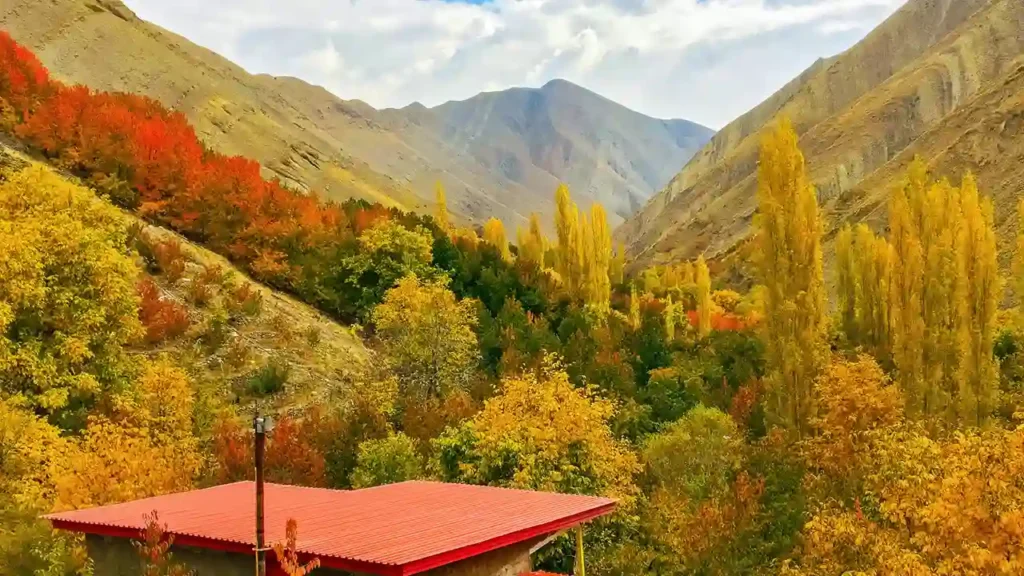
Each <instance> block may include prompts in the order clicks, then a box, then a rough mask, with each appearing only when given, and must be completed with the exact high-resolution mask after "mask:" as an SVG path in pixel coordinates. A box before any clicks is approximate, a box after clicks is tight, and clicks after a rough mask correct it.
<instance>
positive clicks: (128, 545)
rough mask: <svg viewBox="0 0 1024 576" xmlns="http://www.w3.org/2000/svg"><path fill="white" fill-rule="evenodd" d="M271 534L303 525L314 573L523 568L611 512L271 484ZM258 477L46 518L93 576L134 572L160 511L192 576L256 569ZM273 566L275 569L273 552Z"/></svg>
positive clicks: (509, 571)
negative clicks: (82, 551)
mask: <svg viewBox="0 0 1024 576" xmlns="http://www.w3.org/2000/svg"><path fill="white" fill-rule="evenodd" d="M265 494H266V496H265V497H266V505H265V518H266V522H265V525H266V542H268V543H269V544H272V543H275V542H283V541H284V539H285V525H286V523H287V521H288V520H289V519H294V520H295V521H296V522H297V523H298V543H297V546H296V549H297V550H298V551H299V553H300V558H301V559H303V561H306V560H309V559H312V558H319V560H320V564H321V568H319V569H317V570H316V571H314V572H313V574H324V575H329V574H379V575H381V576H407V575H411V574H428V575H437V576H442V575H443V576H519V575H521V574H525V573H528V572H529V571H530V570H531V569H532V566H531V554H533V553H534V552H536V551H537V550H538V549H540V548H541V547H543V546H544V545H545V544H547V543H548V542H550V541H551V540H552V539H553V538H554V537H555V536H557V535H558V534H561V533H562V532H565V531H567V530H570V529H573V528H578V527H580V526H581V525H582V524H583V523H585V522H587V521H589V520H593V519H594V518H597V517H599V516H603V515H605V514H609V513H610V512H612V510H613V509H614V507H615V501H614V500H610V499H607V498H597V497H591V496H575V495H568V494H554V493H547V492H531V491H525V490H509V489H504V488H492V487H485V486H469V485H462V484H445V483H438V482H421V481H415V482H403V483H399V484H390V485H386V486H378V487H375V488H366V489H362V490H327V489H322V488H305V487H299V486H286V485H281V484H266V492H265ZM254 497H255V483H253V482H237V483H234V484H226V485H223V486H216V487H213V488H207V489H204V490H193V491H190V492H183V493H179V494H170V495H166V496H157V497H154V498H146V499H142V500H136V501H132V502H126V503H123V504H115V505H111V506H101V507H98V508H90V509H85V510H77V511H73V512H61V513H57V514H50V515H48V516H46V518H47V519H48V520H50V522H51V523H52V524H53V527H54V528H57V529H60V530H68V531H73V532H79V533H83V534H85V537H86V543H87V547H88V550H89V555H90V557H91V558H92V559H93V561H94V563H95V574H96V575H97V576H135V575H138V574H139V573H140V560H139V556H138V553H137V552H136V550H135V548H134V547H133V545H132V540H136V539H138V538H139V536H140V533H141V531H142V530H143V529H144V528H145V524H146V520H145V518H144V517H145V516H146V515H147V514H150V513H151V512H153V511H156V512H157V513H158V514H159V521H160V523H161V524H166V527H167V528H166V532H167V533H168V534H173V535H174V538H175V540H174V546H173V548H172V552H173V554H174V557H175V560H176V561H180V562H183V563H185V564H187V565H188V566H189V567H191V568H193V569H194V570H195V573H196V576H251V575H252V574H253V573H254V565H255V560H254V554H255V552H254V546H253V542H254V541H255V540H254V532H255V528H254V526H255V508H254V505H253V502H254ZM267 574H268V576H279V575H281V574H282V571H281V569H280V567H279V566H278V565H277V562H276V560H275V559H274V554H273V552H270V553H268V555H267Z"/></svg>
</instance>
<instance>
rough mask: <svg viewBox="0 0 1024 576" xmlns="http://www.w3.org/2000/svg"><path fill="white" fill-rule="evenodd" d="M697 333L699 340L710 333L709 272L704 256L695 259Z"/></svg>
mask: <svg viewBox="0 0 1024 576" xmlns="http://www.w3.org/2000/svg"><path fill="white" fill-rule="evenodd" d="M697 320H698V323H697V332H698V333H699V334H700V336H701V338H703V337H705V336H707V335H708V334H710V333H711V272H710V271H709V270H708V264H707V262H705V261H704V255H703V254H701V255H700V256H698V257H697Z"/></svg>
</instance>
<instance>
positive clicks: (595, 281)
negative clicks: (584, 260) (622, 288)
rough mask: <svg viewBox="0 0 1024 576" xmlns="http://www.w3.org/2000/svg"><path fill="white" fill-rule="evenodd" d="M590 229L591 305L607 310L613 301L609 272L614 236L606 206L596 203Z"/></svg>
mask: <svg viewBox="0 0 1024 576" xmlns="http://www.w3.org/2000/svg"><path fill="white" fill-rule="evenodd" d="M590 228H591V234H592V235H593V261H592V262H591V268H590V274H591V278H590V282H589V283H590V289H591V302H590V303H591V304H593V305H594V306H596V307H598V308H600V309H602V310H605V309H607V308H608V302H609V300H610V299H611V280H610V278H609V272H610V267H611V256H612V235H611V229H609V228H608V215H607V213H606V212H605V210H604V206H602V205H601V204H599V203H596V202H595V203H594V205H593V206H591V208H590Z"/></svg>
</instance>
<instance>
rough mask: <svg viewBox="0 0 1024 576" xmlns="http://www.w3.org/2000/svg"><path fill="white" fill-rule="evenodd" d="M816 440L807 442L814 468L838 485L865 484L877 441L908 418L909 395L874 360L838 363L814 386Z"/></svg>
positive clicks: (835, 361)
mask: <svg viewBox="0 0 1024 576" xmlns="http://www.w3.org/2000/svg"><path fill="white" fill-rule="evenodd" d="M814 391H815V396H816V398H817V406H818V409H817V414H816V415H815V417H814V418H812V419H811V423H810V424H811V428H812V430H814V433H815V434H814V436H812V437H811V438H808V439H807V440H805V445H804V451H805V454H806V459H807V462H808V464H809V465H810V466H813V467H814V468H817V469H819V470H822V471H824V472H825V473H826V474H829V475H830V476H831V478H833V479H834V481H835V482H837V483H847V482H852V481H854V480H857V479H859V478H858V476H859V475H860V474H862V473H863V471H864V470H866V469H867V465H866V460H867V457H868V455H869V451H870V450H871V438H872V437H871V435H872V434H873V433H874V432H875V431H876V430H881V429H885V428H888V427H891V426H894V425H896V424H898V423H899V422H900V421H901V420H902V418H903V395H902V394H901V393H900V390H899V387H897V386H894V385H891V384H890V383H889V379H888V377H887V376H886V375H885V373H884V372H883V371H882V369H881V368H880V367H879V366H878V363H877V362H875V361H874V360H873V359H872V358H870V357H868V356H859V357H858V358H856V359H854V360H845V359H842V358H833V360H832V362H831V363H830V364H829V365H828V367H827V368H826V369H825V370H824V371H823V372H822V373H821V375H820V376H819V377H818V379H817V381H815V383H814Z"/></svg>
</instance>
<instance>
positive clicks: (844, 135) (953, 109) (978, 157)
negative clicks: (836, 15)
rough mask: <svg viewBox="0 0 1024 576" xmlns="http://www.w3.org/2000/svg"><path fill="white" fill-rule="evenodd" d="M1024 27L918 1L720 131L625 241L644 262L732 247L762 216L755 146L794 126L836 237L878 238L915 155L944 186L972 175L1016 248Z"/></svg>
mask: <svg viewBox="0 0 1024 576" xmlns="http://www.w3.org/2000/svg"><path fill="white" fill-rule="evenodd" d="M1022 22H1024V5H1022V4H1021V3H1020V2H1015V1H1012V0H1009V1H1007V0H911V1H909V2H908V3H907V4H906V5H905V6H904V7H902V8H901V9H900V10H899V11H897V12H896V13H895V14H894V15H893V16H892V17H890V18H889V19H888V20H887V21H886V22H884V23H883V24H881V25H880V26H879V27H878V28H877V29H875V30H874V31H873V32H872V33H870V34H869V35H868V36H867V37H866V38H864V40H862V41H861V42H860V43H858V44H857V45H856V46H854V47H853V48H851V49H849V50H848V51H846V52H844V53H843V54H841V55H839V56H837V57H836V58H834V59H832V60H829V61H821V62H819V63H818V64H816V65H815V66H813V67H812V68H811V69H810V70H808V71H807V72H805V73H804V74H803V75H801V77H800V78H798V79H796V80H794V82H792V83H791V84H790V85H788V86H787V87H785V88H783V90H782V91H780V93H778V94H776V95H775V96H773V97H772V98H770V99H768V100H766V101H765V102H764V103H762V104H761V105H759V106H758V107H757V108H755V109H754V110H752V111H750V112H748V113H747V114H745V115H744V116H741V117H740V118H739V119H737V120H736V121H734V122H733V123H731V124H730V125H729V126H727V127H726V128H724V129H723V130H722V131H721V132H720V133H719V134H717V135H716V136H715V138H714V139H713V140H712V142H711V143H710V144H709V145H708V146H707V147H705V148H704V150H702V151H701V152H700V153H699V154H698V155H696V156H695V157H694V158H693V160H691V161H690V162H689V163H688V164H687V165H686V167H685V168H684V169H683V171H682V172H680V173H679V174H678V175H677V176H676V177H675V178H674V179H673V181H672V183H670V184H669V186H668V187H667V188H666V189H665V190H664V191H662V192H661V193H659V194H658V195H657V196H656V197H655V198H654V199H653V200H652V201H651V202H650V203H649V204H648V205H647V206H646V207H645V208H644V209H643V210H642V211H641V212H639V213H638V214H637V216H635V217H634V218H633V219H632V220H631V221H630V222H628V223H627V224H625V225H624V226H622V227H621V228H620V229H619V230H617V231H616V234H617V239H621V240H623V241H624V242H625V243H626V244H627V249H628V250H629V252H630V254H632V255H635V256H636V257H637V258H638V260H639V261H640V262H643V263H651V262H666V261H671V260H676V259H680V258H687V257H691V256H692V255H693V254H696V253H699V252H703V253H705V254H707V255H709V256H721V255H723V254H724V253H726V252H728V251H730V250H732V249H734V248H736V247H737V245H738V244H739V243H741V242H742V241H743V239H745V238H747V237H748V235H749V231H750V225H751V218H752V215H753V213H754V210H755V206H756V198H755V188H756V175H755V171H756V159H757V148H758V138H759V136H758V133H759V132H760V130H761V129H762V128H763V127H764V126H766V125H768V124H770V122H771V121H772V119H774V118H776V117H778V116H786V117H788V118H791V119H792V121H793V125H794V127H795V128H796V130H797V132H798V133H799V134H800V143H801V146H802V147H803V148H804V150H805V151H806V152H807V158H808V166H809V172H810V175H811V178H812V181H813V182H814V184H815V186H816V187H817V190H818V194H819V198H820V199H821V201H822V207H823V209H824V210H825V214H826V218H825V223H826V224H825V225H826V227H827V229H828V230H829V233H830V235H831V234H832V233H834V231H835V230H837V229H838V227H839V226H840V225H841V224H842V223H843V222H846V221H849V222H854V223H855V222H859V221H867V222H869V223H870V224H872V225H873V226H875V227H877V226H879V225H880V224H881V223H882V222H883V221H884V216H885V213H886V199H887V198H888V194H889V192H890V190H891V189H892V188H893V187H894V186H897V185H899V182H900V177H901V175H902V174H903V173H904V172H905V170H906V168H907V166H908V165H909V163H910V161H911V160H912V159H913V158H914V156H915V155H917V156H921V157H922V158H923V159H924V160H925V161H926V162H927V163H928V165H929V167H930V168H931V169H932V171H933V172H935V173H936V174H937V175H939V176H947V177H950V178H958V177H959V175H960V174H961V173H963V172H964V171H965V170H968V169H969V170H972V171H973V172H974V173H975V175H976V176H977V178H978V182H979V184H980V185H981V186H982V188H984V189H986V190H991V191H992V193H993V194H994V196H995V199H996V202H995V209H996V216H995V217H996V222H997V223H998V227H999V229H1000V236H999V240H1000V247H1001V248H1003V249H1006V248H1008V247H1010V245H1011V243H1012V234H1010V233H1008V232H1009V230H1010V228H1009V226H1008V223H1009V222H1012V210H1013V206H1014V202H1013V201H1012V199H1011V198H1010V197H1011V196H1013V195H1015V194H1017V191H1019V189H1020V185H1021V178H1020V174H1019V173H1018V172H1017V171H1016V168H1015V167H1016V166H1017V165H1019V163H1018V162H1014V161H1009V160H1008V159H1009V158H1012V157H1016V155H1017V154H1019V146H1015V145H1014V144H1013V142H1014V141H1016V140H1018V139H1019V132H1018V131H1017V128H1018V127H1019V122H1017V121H1015V120H1014V118H1015V117H1016V116H1018V115H1019V113H1020V112H1019V109H1018V108H1015V103H1019V102H1018V100H1019V99H1018V98H1016V96H1015V93H1014V91H1013V86H1014V82H1015V81H1016V79H1017V78H1018V77H1019V75H1020V66H1021V63H1022V61H1021V56H1022V54H1024V34H1022V32H1021V30H1022V29H1024V28H1022ZM1000 98H1001V99H1002V100H1000V102H999V104H998V105H994V104H995V102H996V100H997V99H1000ZM1004 160H1007V161H1004ZM829 253H831V251H830V252H829Z"/></svg>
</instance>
